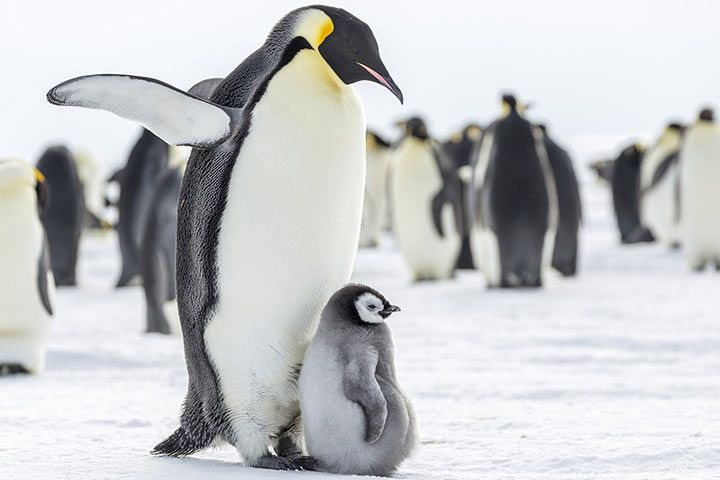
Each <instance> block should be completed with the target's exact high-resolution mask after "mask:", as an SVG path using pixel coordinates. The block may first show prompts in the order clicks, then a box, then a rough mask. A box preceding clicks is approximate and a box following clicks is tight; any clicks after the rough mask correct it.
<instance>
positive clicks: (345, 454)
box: [299, 285, 418, 476]
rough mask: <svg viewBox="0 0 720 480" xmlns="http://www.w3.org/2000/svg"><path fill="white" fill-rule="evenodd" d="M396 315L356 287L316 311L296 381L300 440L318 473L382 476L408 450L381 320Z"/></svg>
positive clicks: (410, 437) (412, 434)
mask: <svg viewBox="0 0 720 480" xmlns="http://www.w3.org/2000/svg"><path fill="white" fill-rule="evenodd" d="M399 310H400V309H399V308H398V307H396V306H394V305H391V304H390V303H389V302H388V301H387V300H386V299H385V297H383V296H382V295H381V294H380V293H379V292H378V291H376V290H374V289H372V288H370V287H366V286H364V285H348V286H346V287H344V288H342V289H340V290H339V291H338V292H337V293H336V294H335V295H333V296H332V298H331V299H330V301H329V302H328V304H327V306H326V307H325V309H324V310H323V313H322V317H321V319H320V325H319V326H318V329H317V333H316V334H315V337H314V338H313V340H312V342H311V343H310V346H309V347H308V349H307V353H306V354H305V360H304V362H303V367H302V371H301V373H300V382H299V386H300V408H301V411H302V415H303V429H304V431H305V442H306V444H307V450H308V453H309V454H310V455H311V456H312V457H314V458H316V459H317V460H318V462H319V467H320V468H319V469H320V470H324V471H327V472H332V473H342V474H349V475H383V476H387V475H391V474H392V473H394V472H395V470H397V467H398V466H399V465H400V462H402V461H403V460H405V459H406V458H407V457H408V456H409V455H410V453H411V452H412V450H413V449H414V448H415V447H416V444H417V440H418V432H417V423H416V420H415V413H414V411H413V407H412V405H411V404H410V401H409V400H408V398H407V397H406V396H405V394H404V393H403V391H402V390H401V389H400V387H399V385H398V381H397V375H396V373H395V359H394V347H393V341H392V336H391V334H390V329H389V328H388V326H387V324H386V323H385V320H386V319H387V318H388V317H389V316H390V315H391V314H392V313H393V312H397V311H399Z"/></svg>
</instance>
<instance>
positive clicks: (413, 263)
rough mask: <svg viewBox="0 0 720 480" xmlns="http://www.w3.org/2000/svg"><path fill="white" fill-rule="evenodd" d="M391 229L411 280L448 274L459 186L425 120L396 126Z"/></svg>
mask: <svg viewBox="0 0 720 480" xmlns="http://www.w3.org/2000/svg"><path fill="white" fill-rule="evenodd" d="M399 125H400V126H401V127H402V128H403V129H404V133H403V137H402V139H401V140H400V143H399V145H398V147H397V150H396V152H395V156H396V162H397V164H396V167H395V172H394V174H393V187H392V202H393V232H394V234H395V238H396V239H397V242H398V245H399V247H400V251H401V252H402V255H403V257H404V258H405V261H406V263H407V264H408V266H409V267H410V270H411V272H412V275H413V278H414V280H415V281H424V280H440V279H446V278H451V277H452V276H453V274H454V273H455V263H456V262H457V257H458V253H459V252H460V243H461V241H462V184H461V183H460V179H459V178H458V177H457V172H456V171H455V169H454V168H453V166H452V165H450V162H449V160H448V159H447V158H446V157H445V156H444V155H443V154H442V152H440V147H439V145H438V144H437V142H435V141H434V140H433V139H431V138H430V136H429V135H428V130H427V127H426V125H425V122H424V121H423V120H422V119H421V118H419V117H412V118H410V119H408V120H407V121H405V122H400V124H399Z"/></svg>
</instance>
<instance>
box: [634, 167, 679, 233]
mask: <svg viewBox="0 0 720 480" xmlns="http://www.w3.org/2000/svg"><path fill="white" fill-rule="evenodd" d="M677 182H678V167H677V166H674V167H672V168H671V170H669V171H668V172H667V173H666V174H665V176H664V177H663V179H662V180H661V181H660V182H659V183H658V184H657V185H655V186H654V187H653V189H652V190H649V191H647V192H646V193H645V194H644V195H643V197H642V217H643V224H644V225H645V226H646V227H648V228H649V229H650V230H651V231H652V232H653V235H655V237H656V238H657V239H658V240H659V241H660V242H661V243H663V244H664V245H672V244H673V243H675V242H677V241H678V240H679V239H678V232H677V216H678V212H677V208H678V205H677V200H676V198H677Z"/></svg>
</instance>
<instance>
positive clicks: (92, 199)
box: [73, 151, 109, 229]
mask: <svg viewBox="0 0 720 480" xmlns="http://www.w3.org/2000/svg"><path fill="white" fill-rule="evenodd" d="M73 160H75V167H76V169H77V172H78V177H80V184H81V185H82V191H83V200H84V202H85V227H86V228H88V229H103V228H108V227H109V224H108V223H107V222H106V221H105V220H104V219H103V211H104V209H105V181H104V178H103V172H102V166H101V165H100V162H98V161H97V159H95V157H93V156H92V155H90V154H89V153H87V152H82V151H81V152H75V154H74V155H73Z"/></svg>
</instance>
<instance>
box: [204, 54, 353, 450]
mask: <svg viewBox="0 0 720 480" xmlns="http://www.w3.org/2000/svg"><path fill="white" fill-rule="evenodd" d="M321 62H322V60H321V59H320V57H319V55H318V54H317V53H316V52H315V51H311V50H303V51H301V52H300V53H298V54H297V56H296V57H295V59H294V60H293V61H292V62H291V63H290V64H288V65H287V66H286V67H285V68H283V69H282V70H281V71H280V72H279V73H277V74H276V75H275V77H274V78H273V80H272V81H271V82H270V84H269V86H268V88H267V91H266V93H265V95H264V96H263V98H262V99H261V100H260V102H259V104H258V105H257V106H256V107H255V110H254V114H253V118H252V124H251V130H250V133H249V135H248V137H247V138H246V139H245V142H244V144H243V147H242V149H241V151H240V153H239V157H238V159H237V161H236V164H235V167H234V170H233V173H232V178H231V179H230V185H229V191H228V198H227V204H226V208H225V211H224V214H223V218H222V224H221V230H220V234H219V240H218V241H219V244H218V254H217V261H218V269H219V275H218V287H219V303H218V305H217V310H216V312H215V314H214V316H213V318H212V320H211V321H210V323H209V325H208V327H207V329H206V331H205V343H206V346H207V350H208V354H209V356H210V359H211V360H212V362H213V364H214V367H215V369H216V371H217V373H218V377H219V383H220V387H221V389H222V392H223V398H224V402H225V406H226V408H227V409H228V410H229V412H230V414H231V419H232V425H233V429H234V431H235V434H236V437H237V438H236V442H235V446H236V447H238V449H239V450H240V453H241V454H242V455H243V456H244V457H245V458H246V459H247V458H252V457H253V456H256V455H260V454H262V453H263V452H262V451H260V450H261V449H262V447H263V445H262V444H263V442H264V443H265V445H264V446H265V447H266V446H267V442H268V439H267V435H270V434H273V433H276V431H277V429H278V428H280V427H282V426H283V425H284V424H285V422H287V421H288V420H289V419H290V417H291V416H292V415H294V414H295V413H296V412H297V393H296V386H295V385H294V384H293V382H292V381H291V373H292V371H293V369H294V368H295V366H296V365H298V364H300V363H301V361H302V357H303V354H304V350H305V348H306V346H307V343H308V341H309V339H310V337H311V335H312V333H314V330H315V328H316V325H317V320H318V318H319V314H320V311H321V309H322V307H323V306H324V304H325V303H326V301H327V299H328V298H329V297H330V295H331V294H332V293H334V292H335V290H336V289H337V288H339V287H340V286H341V285H342V284H344V283H346V282H347V281H348V280H349V278H350V274H351V273H352V267H353V263H354V260H355V253H356V249H357V242H358V234H359V230H360V215H361V209H362V195H363V185H364V177H365V165H364V161H365V119H364V115H363V111H362V106H361V104H360V103H359V101H358V98H357V96H356V94H355V91H354V90H353V89H352V88H350V87H342V88H341V87H338V86H336V85H335V84H329V83H328V80H327V79H323V78H319V75H320V74H321V73H322V74H325V72H324V71H322V70H319V69H321V68H326V67H324V65H323V64H322V63H321Z"/></svg>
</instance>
